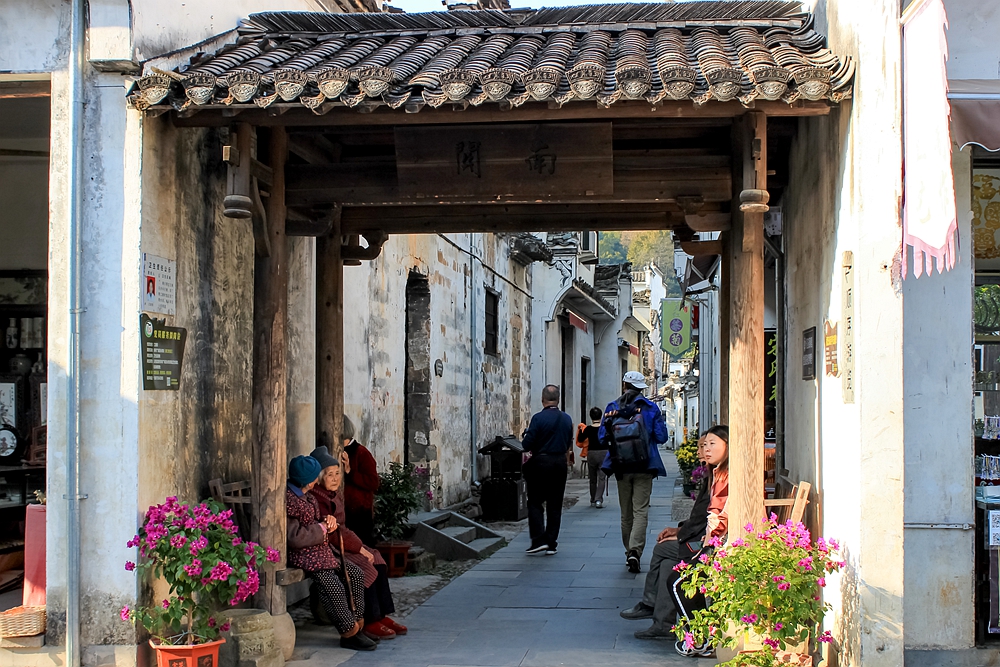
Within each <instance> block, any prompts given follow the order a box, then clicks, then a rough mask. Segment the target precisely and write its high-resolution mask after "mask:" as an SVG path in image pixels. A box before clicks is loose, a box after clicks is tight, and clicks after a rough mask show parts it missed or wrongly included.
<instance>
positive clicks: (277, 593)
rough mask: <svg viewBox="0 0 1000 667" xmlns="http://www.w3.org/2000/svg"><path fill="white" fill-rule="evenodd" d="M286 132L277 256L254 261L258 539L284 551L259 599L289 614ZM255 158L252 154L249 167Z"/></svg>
mask: <svg viewBox="0 0 1000 667" xmlns="http://www.w3.org/2000/svg"><path fill="white" fill-rule="evenodd" d="M287 152H288V143H287V134H286V133H285V129H284V128H281V127H276V128H273V129H272V130H271V137H270V155H271V167H272V169H273V170H274V184H273V186H272V187H271V196H270V198H269V199H268V202H267V234H268V240H269V243H270V249H271V252H270V254H269V256H267V257H259V256H258V257H257V258H256V260H255V263H254V293H253V297H254V299H253V301H254V303H253V388H252V396H253V463H254V466H253V471H254V487H253V494H252V496H253V501H254V512H253V516H254V519H253V521H254V524H253V539H254V540H255V541H257V542H259V543H260V544H265V545H268V546H274V547H278V548H280V551H281V561H280V562H279V563H277V564H276V565H271V564H268V565H267V566H265V568H264V570H265V571H264V576H263V580H262V581H261V586H260V590H259V591H258V593H257V596H256V598H255V605H256V606H257V608H258V609H264V610H266V611H268V612H270V613H271V614H284V613H285V611H286V610H285V591H284V589H283V588H281V587H280V586H279V585H278V583H277V578H276V576H275V573H276V571H277V570H282V569H284V567H285V557H286V553H285V552H286V549H284V548H281V547H283V546H284V545H285V539H286V516H285V480H286V476H287V465H288V461H287V458H286V456H287V455H286V452H287V445H288V443H287V438H288V413H287V409H288V402H287V400H286V399H287V393H288V383H287V378H286V368H287V364H286V356H287V350H288V343H287V331H286V321H287V315H288V253H287V251H286V243H285V200H284V180H285V179H284V174H285V170H284V163H285V158H286V155H287ZM249 157H250V154H249V152H247V154H246V160H247V162H246V164H247V166H249Z"/></svg>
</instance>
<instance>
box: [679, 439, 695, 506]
mask: <svg viewBox="0 0 1000 667" xmlns="http://www.w3.org/2000/svg"><path fill="white" fill-rule="evenodd" d="M675 456H676V457H677V467H678V468H679V469H680V472H681V480H682V482H681V483H682V484H683V488H684V494H685V495H690V494H691V492H692V491H693V490H694V488H695V485H696V483H695V482H694V480H692V479H691V473H692V472H693V471H694V469H695V468H697V467H698V463H699V462H698V441H697V440H696V439H694V440H686V441H685V442H684V444H682V445H681V446H680V447H678V448H677V451H676V452H675Z"/></svg>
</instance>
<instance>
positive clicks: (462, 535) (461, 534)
mask: <svg viewBox="0 0 1000 667" xmlns="http://www.w3.org/2000/svg"><path fill="white" fill-rule="evenodd" d="M440 531H441V532H442V533H444V534H445V535H447V536H448V537H450V538H452V539H454V540H458V541H459V542H464V543H466V544H468V543H469V542H471V541H473V540H474V539H476V528H475V526H445V527H444V528H441V529H440Z"/></svg>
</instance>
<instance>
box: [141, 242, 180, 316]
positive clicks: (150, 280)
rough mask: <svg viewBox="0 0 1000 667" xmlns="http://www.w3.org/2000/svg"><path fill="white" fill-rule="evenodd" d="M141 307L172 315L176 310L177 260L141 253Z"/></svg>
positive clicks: (153, 311)
mask: <svg viewBox="0 0 1000 667" xmlns="http://www.w3.org/2000/svg"><path fill="white" fill-rule="evenodd" d="M142 309H143V310H145V311H147V312H151V313H163V314H164V315H174V314H176V310H177V262H175V261H174V260H172V259H167V258H165V257H157V256H156V255H150V254H148V253H145V252H144V253H142Z"/></svg>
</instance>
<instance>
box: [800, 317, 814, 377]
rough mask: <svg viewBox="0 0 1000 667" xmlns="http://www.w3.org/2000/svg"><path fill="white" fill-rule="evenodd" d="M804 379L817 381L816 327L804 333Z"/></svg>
mask: <svg viewBox="0 0 1000 667" xmlns="http://www.w3.org/2000/svg"><path fill="white" fill-rule="evenodd" d="M802 379H803V380H815V379H816V327H809V328H808V329H806V330H805V331H803V332H802Z"/></svg>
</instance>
